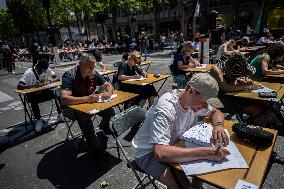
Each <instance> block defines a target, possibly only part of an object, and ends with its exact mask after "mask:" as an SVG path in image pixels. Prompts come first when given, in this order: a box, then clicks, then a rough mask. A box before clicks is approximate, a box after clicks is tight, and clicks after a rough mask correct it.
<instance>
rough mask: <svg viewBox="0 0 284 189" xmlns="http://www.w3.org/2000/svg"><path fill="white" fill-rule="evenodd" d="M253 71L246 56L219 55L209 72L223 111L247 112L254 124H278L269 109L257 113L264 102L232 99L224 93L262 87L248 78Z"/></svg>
mask: <svg viewBox="0 0 284 189" xmlns="http://www.w3.org/2000/svg"><path fill="white" fill-rule="evenodd" d="M254 73H255V68H254V67H253V66H251V65H249V64H248V62H247V60H246V58H245V57H244V56H243V55H242V54H240V53H238V52H235V53H232V54H230V55H227V56H223V57H221V60H220V61H219V63H218V64H217V65H215V66H213V67H212V68H211V70H210V74H211V75H212V77H213V78H214V79H215V80H216V81H217V82H218V85H219V87H220V91H219V95H218V98H219V100H220V101H221V102H222V104H223V105H224V109H225V110H224V111H226V112H228V113H231V114H239V115H243V114H247V115H248V116H249V118H250V121H251V123H252V124H254V125H259V126H263V127H267V126H269V125H278V122H277V121H276V120H277V119H276V118H275V116H274V115H273V113H272V112H271V111H267V112H266V113H265V114H262V115H258V114H259V112H261V111H262V110H263V108H264V107H266V106H267V104H266V103H263V102H258V103H255V101H252V100H250V99H242V100H241V102H240V100H239V99H238V100H234V97H233V96H228V95H226V94H225V93H232V92H238V91H252V90H255V89H260V88H263V86H261V85H258V84H255V83H254V82H253V81H252V80H250V79H249V78H248V77H249V76H251V75H252V74H254ZM235 102H236V103H235ZM237 102H239V103H237ZM243 121H244V120H243Z"/></svg>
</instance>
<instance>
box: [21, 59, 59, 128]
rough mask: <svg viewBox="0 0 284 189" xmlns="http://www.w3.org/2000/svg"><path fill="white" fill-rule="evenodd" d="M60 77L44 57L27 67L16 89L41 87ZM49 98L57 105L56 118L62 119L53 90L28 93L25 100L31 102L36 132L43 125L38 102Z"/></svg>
mask: <svg viewBox="0 0 284 189" xmlns="http://www.w3.org/2000/svg"><path fill="white" fill-rule="evenodd" d="M59 80H60V79H59V78H58V77H57V75H56V74H55V73H54V71H52V70H51V69H50V68H49V64H48V62H47V61H46V60H45V59H42V60H39V61H38V63H37V64H36V65H35V66H34V67H33V68H28V69H27V70H26V71H25V73H24V75H23V76H22V77H21V79H20V82H19V84H18V86H17V89H20V90H23V89H30V88H36V87H41V86H43V85H46V84H50V83H52V82H56V81H59ZM51 99H55V104H56V107H57V112H58V116H57V120H58V121H60V122H61V121H63V119H64V118H63V115H62V113H61V109H60V106H59V103H58V101H57V96H56V94H55V91H54V90H43V91H40V92H34V93H29V94H28V95H27V101H28V102H29V103H31V108H32V111H33V114H34V116H35V118H36V119H37V123H36V127H35V130H36V132H39V131H41V129H42V128H43V126H44V120H42V119H41V115H40V110H39V106H38V104H39V103H41V102H45V101H48V100H51Z"/></svg>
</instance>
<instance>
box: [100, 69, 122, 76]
mask: <svg viewBox="0 0 284 189" xmlns="http://www.w3.org/2000/svg"><path fill="white" fill-rule="evenodd" d="M96 71H97V72H99V74H100V75H107V74H112V73H115V72H117V70H106V71H102V70H100V69H97V70H96Z"/></svg>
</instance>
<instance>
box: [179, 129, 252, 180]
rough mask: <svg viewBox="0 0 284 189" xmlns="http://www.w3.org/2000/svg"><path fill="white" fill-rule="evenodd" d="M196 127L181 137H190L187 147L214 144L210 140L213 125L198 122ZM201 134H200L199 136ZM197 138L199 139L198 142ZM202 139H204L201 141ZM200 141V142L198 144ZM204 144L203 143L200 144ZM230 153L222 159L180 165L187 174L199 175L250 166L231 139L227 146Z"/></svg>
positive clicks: (186, 142)
mask: <svg viewBox="0 0 284 189" xmlns="http://www.w3.org/2000/svg"><path fill="white" fill-rule="evenodd" d="M194 127H195V128H196V129H195V131H194V129H192V128H191V129H192V130H191V131H190V132H188V133H187V134H186V133H185V134H186V135H183V136H182V137H181V138H184V139H185V138H186V137H189V138H191V139H189V140H190V141H188V140H187V139H186V141H185V146H186V147H187V148H196V147H204V146H212V144H211V143H210V142H209V141H210V137H211V135H212V127H211V126H209V124H205V123H203V124H202V125H200V124H197V125H196V126H193V128H194ZM197 135H200V136H197ZM197 140H199V141H198V142H197ZM201 140H202V141H201ZM197 143H198V144H197ZM200 144H202V145H200ZM226 148H227V149H228V150H229V152H230V155H228V156H226V158H225V159H223V160H222V161H219V162H216V161H210V160H197V161H191V162H185V163H181V164H180V166H181V168H182V170H183V171H184V172H185V174H186V175H198V174H203V173H208V172H213V171H218V170H223V169H231V168H248V165H247V163H246V161H245V160H244V158H243V156H242V154H241V153H240V152H239V150H238V148H237V147H236V145H235V143H234V142H232V141H229V144H228V146H227V147H226Z"/></svg>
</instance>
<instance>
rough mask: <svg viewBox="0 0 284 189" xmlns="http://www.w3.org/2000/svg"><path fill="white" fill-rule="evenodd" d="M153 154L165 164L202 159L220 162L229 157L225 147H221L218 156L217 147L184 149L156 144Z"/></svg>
mask: <svg viewBox="0 0 284 189" xmlns="http://www.w3.org/2000/svg"><path fill="white" fill-rule="evenodd" d="M153 153H154V157H155V159H156V160H158V161H160V162H164V163H182V162H188V161H194V160H201V159H207V160H213V161H220V160H222V159H223V158H225V157H226V156H227V155H229V151H228V150H227V149H226V148H224V147H221V148H220V149H219V151H218V154H216V148H215V147H197V148H182V147H177V146H170V145H163V144H154V145H153Z"/></svg>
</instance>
